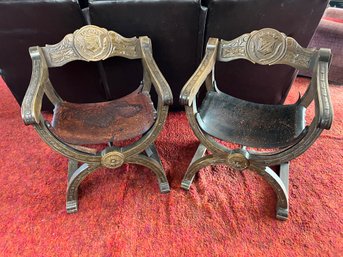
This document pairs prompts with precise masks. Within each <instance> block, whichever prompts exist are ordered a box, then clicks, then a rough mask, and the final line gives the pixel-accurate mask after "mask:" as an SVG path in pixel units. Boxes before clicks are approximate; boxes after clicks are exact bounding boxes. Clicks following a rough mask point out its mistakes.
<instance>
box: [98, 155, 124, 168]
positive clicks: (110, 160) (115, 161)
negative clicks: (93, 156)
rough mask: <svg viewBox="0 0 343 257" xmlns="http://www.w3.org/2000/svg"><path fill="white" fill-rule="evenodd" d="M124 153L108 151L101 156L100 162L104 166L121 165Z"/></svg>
mask: <svg viewBox="0 0 343 257" xmlns="http://www.w3.org/2000/svg"><path fill="white" fill-rule="evenodd" d="M123 163H124V155H123V154H122V153H120V152H109V153H106V154H105V155H103V156H102V158H101V164H102V165H103V166H105V167H106V168H110V169H115V168H118V167H120V166H121V165H123Z"/></svg>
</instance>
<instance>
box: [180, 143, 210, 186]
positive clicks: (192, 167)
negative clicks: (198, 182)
mask: <svg viewBox="0 0 343 257" xmlns="http://www.w3.org/2000/svg"><path fill="white" fill-rule="evenodd" d="M205 153H206V147H205V146H204V145H203V144H199V146H198V149H197V150H196V152H195V154H194V156H193V158H192V161H191V163H190V164H189V166H188V169H187V171H186V173H185V175H184V177H183V179H182V182H181V188H183V189H185V190H189V188H190V186H191V184H192V182H193V179H194V177H195V174H196V173H197V172H198V171H199V170H200V169H201V168H203V167H201V168H198V166H199V164H200V163H201V161H199V160H200V159H201V158H202V157H203V156H204V155H205ZM205 166H207V165H204V167H205Z"/></svg>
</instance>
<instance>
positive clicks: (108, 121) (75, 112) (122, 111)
mask: <svg viewBox="0 0 343 257" xmlns="http://www.w3.org/2000/svg"><path fill="white" fill-rule="evenodd" d="M155 113H156V112H155V109H154V107H153V104H152V102H151V99H150V97H149V96H147V95H145V94H142V93H140V90H136V91H135V92H133V93H131V94H130V95H127V96H125V97H123V98H120V99H116V100H113V101H109V102H101V103H87V104H75V103H69V102H62V104H60V105H57V106H56V107H55V110H54V116H53V120H52V124H51V125H52V126H51V128H50V129H51V131H52V132H53V133H54V134H55V135H56V136H57V137H58V138H60V139H61V140H63V141H65V142H67V143H69V144H79V145H80V144H98V143H106V142H110V141H122V140H126V139H130V138H134V137H136V136H139V135H142V134H143V133H145V132H146V131H147V130H148V129H149V128H150V127H151V126H152V125H153V123H154V120H155Z"/></svg>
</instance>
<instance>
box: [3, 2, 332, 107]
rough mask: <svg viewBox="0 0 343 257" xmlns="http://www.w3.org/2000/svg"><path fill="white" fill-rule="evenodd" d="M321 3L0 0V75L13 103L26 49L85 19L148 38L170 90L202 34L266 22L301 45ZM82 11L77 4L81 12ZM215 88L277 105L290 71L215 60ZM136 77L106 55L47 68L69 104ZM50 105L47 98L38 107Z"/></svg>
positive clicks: (117, 89) (129, 84)
mask: <svg viewBox="0 0 343 257" xmlns="http://www.w3.org/2000/svg"><path fill="white" fill-rule="evenodd" d="M327 4H328V1H327V0H313V1H311V3H309V1H307V0H297V1H295V0H280V1H274V0H244V1H243V0H242V1H237V0H208V1H200V0H125V1H119V0H113V1H110V0H106V1H101V0H99V1H89V2H88V1H85V0H84V1H80V2H76V1H71V0H58V1H56V0H51V1H50V0H44V1H39V0H29V1H27V0H25V1H24V0H16V1H6V0H5V1H0V17H1V21H0V49H1V51H0V72H1V75H2V77H3V79H4V80H5V82H6V83H7V85H8V86H9V88H10V90H11V92H12V93H13V95H14V96H15V98H16V100H17V101H18V103H19V104H20V103H21V101H22V99H23V97H24V94H25V91H26V89H27V86H28V84H29V81H30V76H31V60H30V57H29V54H28V47H29V46H34V45H45V44H53V43H57V42H59V41H60V40H61V39H62V37H63V36H64V35H65V34H67V33H71V32H73V31H74V30H76V29H77V28H79V27H81V26H83V25H85V24H87V23H90V24H94V25H98V26H102V27H105V28H107V29H110V30H114V31H116V32H118V33H120V34H122V35H123V36H125V37H131V36H140V35H147V36H149V37H150V38H151V39H152V43H153V54H154V57H155V59H156V62H157V64H158V65H159V67H160V69H161V71H162V73H163V74H164V75H165V77H166V79H167V81H168V82H169V85H170V87H171V88H172V91H173V94H174V98H175V99H174V106H173V107H172V110H180V109H181V107H180V105H179V104H178V100H177V99H178V95H179V94H180V90H181V88H182V86H183V85H184V84H185V82H186V81H187V80H188V78H189V77H190V76H191V74H192V73H193V72H194V71H195V69H196V67H197V66H198V64H199V62H200V60H201V57H202V53H203V49H204V46H205V45H206V42H207V39H208V38H209V37H220V38H223V39H226V40H230V39H233V38H235V37H237V36H239V35H241V34H243V33H246V32H250V31H252V30H254V29H260V28H263V27H271V28H275V29H278V30H280V31H283V32H285V33H286V34H287V35H289V36H291V37H293V38H295V39H296V40H297V41H298V42H299V43H300V44H302V45H303V46H307V45H308V43H309V42H310V39H311V37H312V35H313V33H314V31H315V29H316V27H317V25H318V23H319V21H320V19H321V17H322V15H323V13H324V10H325V9H326V7H327ZM82 8H84V9H82ZM216 73H217V74H216V75H217V78H218V85H219V87H220V89H221V90H223V91H225V92H227V93H230V94H232V95H234V96H238V97H241V98H243V99H247V100H252V101H255V102H261V103H282V102H283V101H284V99H285V97H286V95H287V92H288V90H289V87H290V85H291V83H292V81H293V79H294V76H295V71H294V70H293V69H290V68H286V67H284V66H282V65H278V66H274V67H271V69H267V67H263V66H257V65H255V66H254V65H251V64H250V63H248V62H247V61H234V62H230V63H225V64H223V63H221V64H218V65H217V68H216ZM141 77H142V70H140V65H139V64H138V63H136V62H135V61H127V60H124V59H122V58H112V59H111V60H107V61H105V62H103V63H102V64H101V65H96V64H95V63H85V62H73V63H70V64H68V65H65V66H63V67H61V68H55V69H52V70H50V78H51V80H52V83H53V84H54V86H55V88H56V89H57V91H58V93H59V94H60V95H61V96H62V97H63V98H65V99H66V100H68V101H73V102H94V101H106V100H108V99H115V98H118V97H121V96H123V95H125V94H127V93H129V92H130V91H132V90H134V89H136V88H137V85H138V83H139V82H140V79H141ZM49 108H51V106H50V105H49V104H48V103H47V102H46V103H44V105H43V109H45V110H49Z"/></svg>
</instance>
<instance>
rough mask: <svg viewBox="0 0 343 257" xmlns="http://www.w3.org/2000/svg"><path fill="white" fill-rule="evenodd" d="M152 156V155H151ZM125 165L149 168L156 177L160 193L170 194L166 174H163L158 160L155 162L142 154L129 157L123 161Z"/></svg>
mask: <svg viewBox="0 0 343 257" xmlns="http://www.w3.org/2000/svg"><path fill="white" fill-rule="evenodd" d="M152 155H154V154H152ZM125 162H126V163H132V164H138V165H142V166H144V167H147V168H149V169H150V170H152V171H153V172H154V173H155V175H156V176H157V180H158V185H159V187H160V192H161V193H168V192H170V186H169V183H168V179H167V177H166V174H165V173H164V170H163V167H162V165H161V163H160V162H159V161H158V160H155V159H154V158H153V156H152V157H148V156H145V155H143V154H138V155H134V156H130V157H129V158H127V159H126V160H125Z"/></svg>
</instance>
